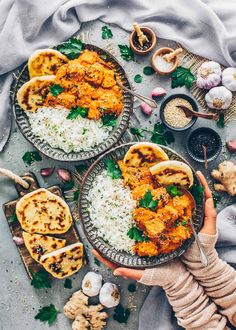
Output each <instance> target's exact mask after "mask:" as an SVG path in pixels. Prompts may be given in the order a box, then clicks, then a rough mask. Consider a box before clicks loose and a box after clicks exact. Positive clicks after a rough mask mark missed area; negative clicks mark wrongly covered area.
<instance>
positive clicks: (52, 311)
mask: <svg viewBox="0 0 236 330" xmlns="http://www.w3.org/2000/svg"><path fill="white" fill-rule="evenodd" d="M59 313H60V312H59V311H58V310H56V308H55V306H54V305H53V304H50V305H49V306H45V307H42V308H40V309H39V311H38V313H37V315H36V316H35V317H34V318H35V320H40V321H41V322H48V324H49V325H52V324H53V322H54V321H55V320H56V318H57V314H59Z"/></svg>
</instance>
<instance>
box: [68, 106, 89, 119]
mask: <svg viewBox="0 0 236 330" xmlns="http://www.w3.org/2000/svg"><path fill="white" fill-rule="evenodd" d="M88 110H89V109H88V108H82V107H77V108H76V107H73V108H71V110H70V112H69V114H68V116H67V117H66V119H76V118H77V117H78V116H81V117H83V118H85V117H87V115H88Z"/></svg>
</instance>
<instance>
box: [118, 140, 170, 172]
mask: <svg viewBox="0 0 236 330" xmlns="http://www.w3.org/2000/svg"><path fill="white" fill-rule="evenodd" d="M168 159H169V157H168V156H167V154H166V153H165V151H164V150H163V149H162V148H161V147H159V146H157V145H156V144H155V143H151V142H140V143H136V144H135V145H133V146H132V147H130V148H129V150H128V151H127V153H126V154H125V157H124V164H125V165H127V166H132V167H140V166H149V167H150V166H153V165H154V164H156V163H160V162H162V161H164V160H168Z"/></svg>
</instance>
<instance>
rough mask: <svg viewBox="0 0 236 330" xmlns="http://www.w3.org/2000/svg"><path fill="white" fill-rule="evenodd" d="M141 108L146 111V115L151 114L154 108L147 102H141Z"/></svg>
mask: <svg viewBox="0 0 236 330" xmlns="http://www.w3.org/2000/svg"><path fill="white" fill-rule="evenodd" d="M140 109H141V110H142V112H143V113H145V115H147V116H151V114H152V108H151V107H150V106H149V105H148V104H147V103H145V102H141V104H140Z"/></svg>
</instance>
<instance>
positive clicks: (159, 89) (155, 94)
mask: <svg viewBox="0 0 236 330" xmlns="http://www.w3.org/2000/svg"><path fill="white" fill-rule="evenodd" d="M166 94H167V91H166V90H165V89H164V88H162V87H156V88H154V89H153V90H152V93H151V95H152V97H161V96H165V95H166Z"/></svg>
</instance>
